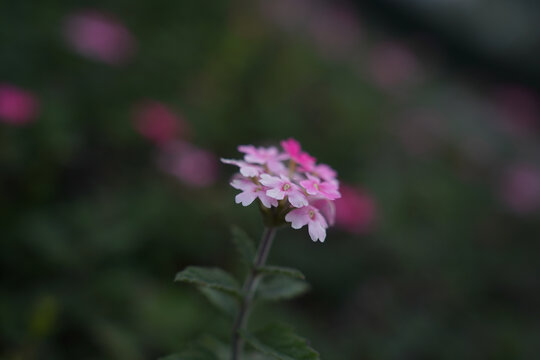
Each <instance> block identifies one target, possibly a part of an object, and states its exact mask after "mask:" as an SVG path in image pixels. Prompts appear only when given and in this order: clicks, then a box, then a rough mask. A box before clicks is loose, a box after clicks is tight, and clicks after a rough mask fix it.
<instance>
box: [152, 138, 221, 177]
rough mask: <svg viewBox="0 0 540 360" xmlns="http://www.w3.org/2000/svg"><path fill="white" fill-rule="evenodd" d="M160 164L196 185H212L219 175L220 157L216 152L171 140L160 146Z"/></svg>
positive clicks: (170, 172) (164, 169)
mask: <svg viewBox="0 0 540 360" xmlns="http://www.w3.org/2000/svg"><path fill="white" fill-rule="evenodd" d="M158 165H159V166H160V168H161V169H163V171H165V172H167V173H169V174H171V175H174V176H176V177H178V178H179V179H180V180H181V181H183V182H184V183H186V184H187V185H190V186H194V187H205V186H209V185H212V184H213V183H215V182H216V180H217V177H218V159H217V157H216V156H215V155H214V154H212V153H211V152H209V151H207V150H204V149H200V148H198V147H195V146H194V145H191V144H188V143H184V142H180V141H171V142H168V143H166V144H164V145H162V146H161V147H160V155H159V158H158Z"/></svg>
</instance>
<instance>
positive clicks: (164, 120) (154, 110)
mask: <svg viewBox="0 0 540 360" xmlns="http://www.w3.org/2000/svg"><path fill="white" fill-rule="evenodd" d="M133 122H134V126H135V129H136V130H137V131H138V132H139V133H140V134H141V135H142V136H144V137H145V138H147V139H148V140H151V141H153V142H155V143H158V144H161V143H165V142H168V141H170V140H173V139H175V138H176V137H177V136H181V137H183V138H185V137H186V136H187V135H188V133H189V131H188V124H187V123H186V122H185V121H184V120H183V119H182V118H181V117H179V116H177V115H175V114H174V113H173V111H172V110H171V109H169V108H168V107H167V106H166V105H164V104H162V103H160V102H157V101H150V100H147V101H144V102H142V103H140V104H139V105H137V106H136V107H135V110H134V116H133Z"/></svg>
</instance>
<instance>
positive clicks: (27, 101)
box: [0, 84, 39, 125]
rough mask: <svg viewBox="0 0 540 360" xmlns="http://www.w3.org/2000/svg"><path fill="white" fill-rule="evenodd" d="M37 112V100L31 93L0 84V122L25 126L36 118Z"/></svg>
mask: <svg viewBox="0 0 540 360" xmlns="http://www.w3.org/2000/svg"><path fill="white" fill-rule="evenodd" d="M38 110H39V103H38V100H37V99H36V97H35V96H34V95H33V94H32V93H30V92H28V91H25V90H22V89H20V88H18V87H15V86H13V85H9V84H0V121H3V122H5V123H7V124H12V125H23V124H27V123H29V122H31V121H33V120H34V119H35V118H36V116H37V113H38Z"/></svg>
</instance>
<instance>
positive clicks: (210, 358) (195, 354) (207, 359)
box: [159, 349, 218, 360]
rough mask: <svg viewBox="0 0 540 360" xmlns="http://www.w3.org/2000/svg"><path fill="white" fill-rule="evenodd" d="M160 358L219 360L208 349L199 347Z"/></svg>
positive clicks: (173, 359)
mask: <svg viewBox="0 0 540 360" xmlns="http://www.w3.org/2000/svg"><path fill="white" fill-rule="evenodd" d="M159 360H218V358H217V357H216V356H215V355H214V354H212V353H211V352H210V351H208V350H203V349H198V350H187V351H184V352H181V353H178V354H172V355H169V356H165V357H162V358H159Z"/></svg>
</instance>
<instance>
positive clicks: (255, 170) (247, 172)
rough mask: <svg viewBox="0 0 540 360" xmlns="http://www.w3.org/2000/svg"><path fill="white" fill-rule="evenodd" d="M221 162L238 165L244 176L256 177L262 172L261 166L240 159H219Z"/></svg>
mask: <svg viewBox="0 0 540 360" xmlns="http://www.w3.org/2000/svg"><path fill="white" fill-rule="evenodd" d="M221 162H222V163H224V164H229V165H236V166H238V167H239V168H240V174H242V175H243V176H245V177H256V176H259V175H260V174H262V173H263V172H264V169H263V168H262V167H261V166H258V165H253V164H250V163H247V162H245V161H242V160H232V159H221Z"/></svg>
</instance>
